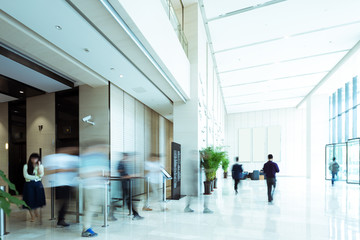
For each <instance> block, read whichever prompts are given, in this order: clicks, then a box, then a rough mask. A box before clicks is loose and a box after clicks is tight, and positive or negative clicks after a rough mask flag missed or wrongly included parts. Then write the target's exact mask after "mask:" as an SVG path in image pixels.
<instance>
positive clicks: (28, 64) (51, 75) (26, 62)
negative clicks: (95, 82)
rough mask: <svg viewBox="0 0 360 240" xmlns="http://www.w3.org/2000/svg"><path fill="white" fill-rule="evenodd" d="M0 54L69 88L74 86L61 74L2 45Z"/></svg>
mask: <svg viewBox="0 0 360 240" xmlns="http://www.w3.org/2000/svg"><path fill="white" fill-rule="evenodd" d="M0 54H1V55H3V56H5V57H7V58H10V59H11V60H13V61H15V62H17V63H20V64H22V65H24V66H26V67H28V68H30V69H32V70H34V71H36V72H39V73H41V74H43V75H45V76H47V77H49V78H52V79H54V80H56V81H58V82H60V83H62V84H64V85H66V86H69V87H71V88H73V87H74V83H73V82H71V81H69V80H67V79H66V78H64V77H62V76H60V75H58V74H56V73H54V72H52V71H50V70H48V69H46V68H44V67H42V66H40V65H38V64H36V63H34V62H32V61H30V60H29V59H27V58H24V57H22V56H20V55H19V54H16V53H14V52H12V51H10V50H8V49H6V48H4V47H2V46H0Z"/></svg>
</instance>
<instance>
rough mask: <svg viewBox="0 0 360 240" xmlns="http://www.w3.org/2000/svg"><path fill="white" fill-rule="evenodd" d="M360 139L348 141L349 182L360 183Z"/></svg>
mask: <svg viewBox="0 0 360 240" xmlns="http://www.w3.org/2000/svg"><path fill="white" fill-rule="evenodd" d="M359 168H360V139H359V138H357V139H351V140H349V141H348V142H347V182H348V183H356V184H359V183H360V181H359V176H360V171H359Z"/></svg>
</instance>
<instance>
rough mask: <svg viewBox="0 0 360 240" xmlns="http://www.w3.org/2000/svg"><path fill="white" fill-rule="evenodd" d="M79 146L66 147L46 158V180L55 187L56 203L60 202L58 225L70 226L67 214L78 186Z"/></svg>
mask: <svg viewBox="0 0 360 240" xmlns="http://www.w3.org/2000/svg"><path fill="white" fill-rule="evenodd" d="M77 154H78V148H76V147H66V148H61V149H59V150H58V153H57V154H52V155H48V156H46V157H45V158H44V166H45V169H46V173H47V176H46V180H47V181H46V182H50V184H51V187H55V194H56V203H57V204H58V209H59V212H58V218H57V220H58V221H57V227H68V226H69V224H68V223H66V222H65V214H66V211H67V209H68V205H69V200H70V195H71V193H72V192H73V191H74V187H76V186H77V177H78V167H79V157H78V156H76V155H77Z"/></svg>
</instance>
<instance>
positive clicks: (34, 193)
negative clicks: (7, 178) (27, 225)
mask: <svg viewBox="0 0 360 240" xmlns="http://www.w3.org/2000/svg"><path fill="white" fill-rule="evenodd" d="M23 175H24V178H25V185H24V191H23V200H24V202H25V203H26V204H27V206H28V207H29V211H30V216H31V222H33V221H35V217H39V213H38V208H41V207H43V206H45V204H46V202H45V191H44V187H43V185H42V183H41V179H42V177H43V176H44V167H43V165H41V161H40V155H39V154H37V153H33V154H31V155H30V157H29V161H28V163H27V164H25V165H24V168H23Z"/></svg>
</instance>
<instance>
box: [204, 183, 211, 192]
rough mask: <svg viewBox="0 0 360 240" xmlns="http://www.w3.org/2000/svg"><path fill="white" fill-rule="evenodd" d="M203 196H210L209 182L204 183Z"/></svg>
mask: <svg viewBox="0 0 360 240" xmlns="http://www.w3.org/2000/svg"><path fill="white" fill-rule="evenodd" d="M204 194H205V195H210V194H211V181H205V182H204Z"/></svg>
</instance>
